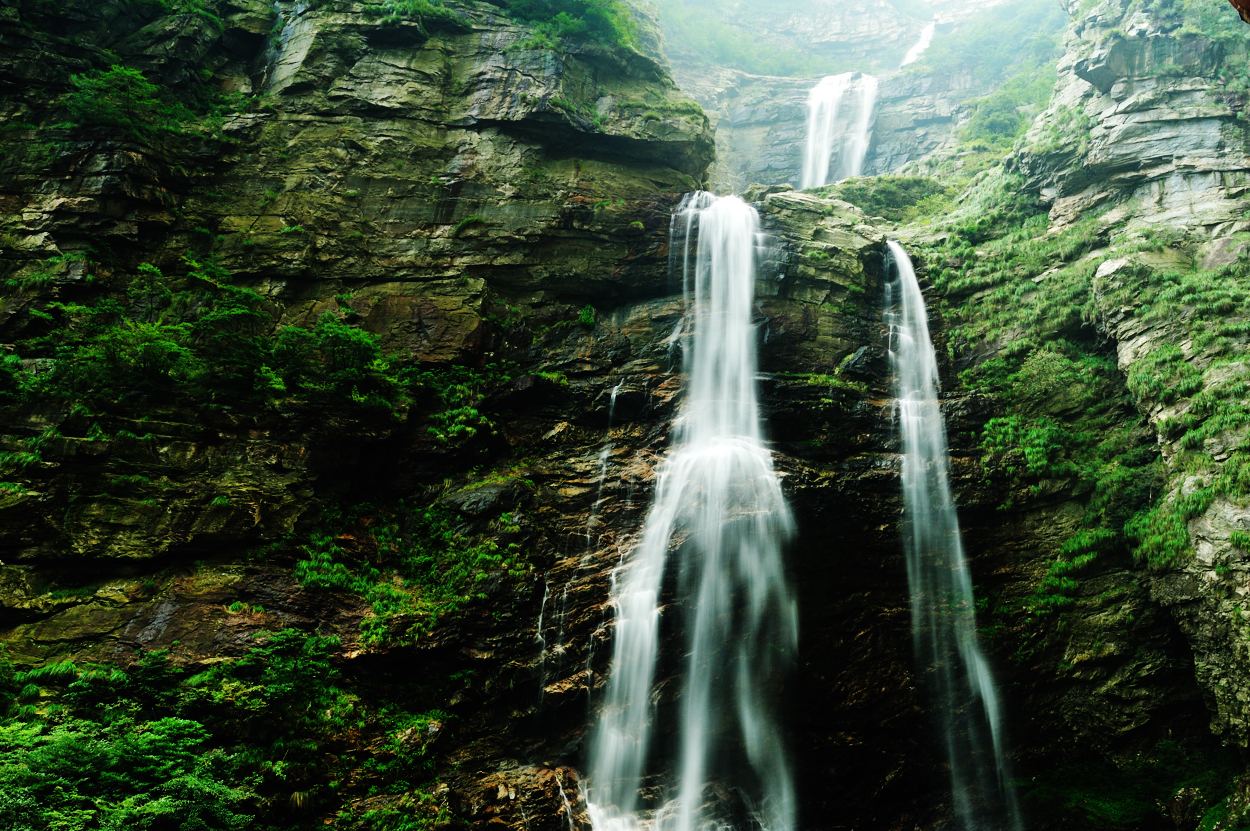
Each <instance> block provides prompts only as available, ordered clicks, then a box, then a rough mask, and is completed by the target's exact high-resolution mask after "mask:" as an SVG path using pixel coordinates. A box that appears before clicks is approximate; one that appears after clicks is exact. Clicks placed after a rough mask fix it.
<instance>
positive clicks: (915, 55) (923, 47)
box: [899, 20, 937, 69]
mask: <svg viewBox="0 0 1250 831" xmlns="http://www.w3.org/2000/svg"><path fill="white" fill-rule="evenodd" d="M936 31H937V21H936V20H930V21H929V22H928V23H926V24H925V27H924V28H923V29H921V30H920V39H919V40H917V41H916V42H915V43H913V44H912V47H911V48H910V49H908V50H907V54H906V55H904V56H903V62H902V63H901V64H899V68H900V69H901V68H902V67H904V66H911V65H912V64H914V63H915V62H916V61H918V60H920V56H921V55H923V54H924V53H925V52H927V51H929V46H930V44H932V43H933V33H934V32H936Z"/></svg>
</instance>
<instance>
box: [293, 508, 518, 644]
mask: <svg viewBox="0 0 1250 831" xmlns="http://www.w3.org/2000/svg"><path fill="white" fill-rule="evenodd" d="M505 519H506V518H505V517H501V518H500V520H499V522H498V523H497V525H498V526H499V528H498V531H499V532H501V534H502V535H505V536H506V535H508V534H510V533H515V530H516V529H513V528H509V527H507V526H508V525H509V523H506V522H505ZM343 524H345V525H349V526H350V527H351V530H350V531H347V532H343V533H336V534H331V533H327V532H324V531H321V532H317V533H315V534H314V535H313V536H312V539H311V540H310V541H309V543H308V545H306V546H304V549H303V551H304V555H305V559H303V560H301V561H300V562H298V563H297V564H296V566H295V576H296V578H297V579H298V580H299V581H300V583H301V584H302V585H304V586H305V587H307V588H311V589H318V590H322V591H341V592H350V593H353V594H357V595H360V596H361V597H363V598H364V599H365V601H366V602H367V603H368V604H369V606H370V608H371V614H370V615H369V616H368V617H366V618H365V620H364V621H363V622H362V624H361V637H362V640H363V641H364V643H366V644H368V645H378V644H382V643H387V644H404V643H411V642H413V641H416V640H420V639H421V638H423V637H425V636H426V635H427V634H428V633H429V632H430V631H431V630H432V629H433V628H434V626H435V625H436V624H437V623H438V621H439V620H440V619H441V618H443V617H444V616H445V615H448V614H451V613H454V612H456V611H458V610H460V609H461V608H463V607H464V606H465V605H466V604H468V603H470V602H472V601H475V600H482V599H485V597H486V587H487V586H488V585H489V584H490V583H491V582H492V581H495V580H497V579H500V578H519V577H521V576H523V575H524V574H526V573H527V571H528V566H527V565H525V564H524V563H523V562H522V561H521V559H520V556H521V551H520V547H519V545H518V544H517V543H514V542H502V541H500V540H499V539H498V538H497V537H498V536H499V535H498V534H497V535H487V536H480V537H479V536H476V535H473V534H471V533H470V532H468V531H467V530H465V529H464V528H462V527H461V526H460V525H459V524H458V522H457V521H456V520H455V518H454V517H453V516H452V514H451V513H450V512H449V511H447V510H446V509H444V508H440V507H425V508H416V509H414V508H410V507H408V506H406V505H403V504H401V505H399V506H398V507H397V508H395V509H393V510H389V511H377V512H376V513H364V514H362V515H360V516H357V517H355V518H354V519H353V520H350V521H343Z"/></svg>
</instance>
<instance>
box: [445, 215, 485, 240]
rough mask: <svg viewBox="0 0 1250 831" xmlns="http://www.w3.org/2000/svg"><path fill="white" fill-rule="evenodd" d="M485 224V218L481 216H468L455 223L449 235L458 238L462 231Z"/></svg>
mask: <svg viewBox="0 0 1250 831" xmlns="http://www.w3.org/2000/svg"><path fill="white" fill-rule="evenodd" d="M485 224H486V217H484V216H482V215H481V214H469V215H468V216H466V217H464V218H463V219H461V220H460V221H459V222H457V223H456V225H455V227H453V228H452V229H451V235H452V236H453V237H458V236H460V233H461V232H462V231H464V230H466V229H468V228H472V227H473V226H474V225H485Z"/></svg>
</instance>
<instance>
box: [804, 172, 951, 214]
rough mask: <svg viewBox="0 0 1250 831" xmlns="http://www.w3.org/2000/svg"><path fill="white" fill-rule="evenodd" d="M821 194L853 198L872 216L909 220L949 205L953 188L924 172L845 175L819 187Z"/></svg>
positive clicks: (846, 198) (853, 201)
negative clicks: (924, 174) (839, 180)
mask: <svg viewBox="0 0 1250 831" xmlns="http://www.w3.org/2000/svg"><path fill="white" fill-rule="evenodd" d="M817 192H818V193H820V194H821V195H822V196H828V197H832V198H834V199H841V200H843V201H846V202H850V203H851V204H852V205H855V206H856V207H858V208H860V209H861V210H863V211H864V213H866V214H868V215H869V216H880V217H883V218H885V219H888V220H890V221H892V222H906V221H912V220H916V219H919V218H921V217H924V216H930V215H934V214H936V213H939V212H941V211H942V210H943V208H945V207H949V205H950V204H951V200H952V196H953V194H952V192H951V191H950V189H949V188H947V187H945V186H944V185H942V184H941V183H940V182H938V181H937V180H935V179H929V178H926V177H923V176H867V177H862V178H856V179H846V180H844V181H841V182H838V183H837V184H836V185H830V186H828V187H825V188H822V189H821V190H819V191H817Z"/></svg>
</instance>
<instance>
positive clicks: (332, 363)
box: [273, 312, 407, 418]
mask: <svg viewBox="0 0 1250 831" xmlns="http://www.w3.org/2000/svg"><path fill="white" fill-rule="evenodd" d="M273 361H274V366H275V368H276V369H277V370H278V371H279V373H280V374H281V377H282V379H283V386H284V388H285V389H286V391H287V392H289V393H291V394H295V395H298V396H302V397H303V398H304V399H306V400H307V401H309V402H313V403H316V404H319V405H321V406H323V407H326V408H328V409H330V410H331V411H346V412H356V413H359V414H360V415H362V416H381V417H383V418H394V417H396V416H397V414H398V412H399V411H401V410H402V409H403V408H404V407H405V406H406V405H407V397H406V394H405V390H404V385H403V382H402V381H401V380H400V379H399V377H398V376H397V375H396V373H395V371H394V370H393V368H392V367H391V364H390V361H389V360H388V359H387V358H386V356H385V355H383V354H382V348H381V346H380V345H379V344H378V341H377V338H375V337H374V336H373V335H371V334H369V333H368V332H365V331H364V330H363V329H359V328H357V327H355V326H352V325H351V324H349V323H346V322H345V321H344V320H343V319H342V318H341V317H340V316H339V315H338V314H336V313H334V312H326V313H325V314H323V315H322V316H321V317H320V318H318V320H317V323H316V325H314V326H313V327H311V328H305V327H302V326H288V327H286V328H284V329H282V330H281V331H279V332H278V337H277V339H276V342H275V343H274V347H273Z"/></svg>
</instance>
